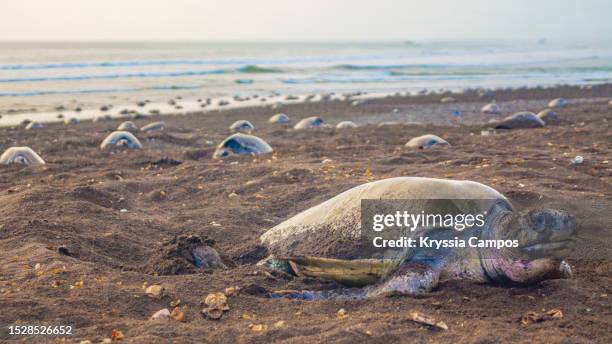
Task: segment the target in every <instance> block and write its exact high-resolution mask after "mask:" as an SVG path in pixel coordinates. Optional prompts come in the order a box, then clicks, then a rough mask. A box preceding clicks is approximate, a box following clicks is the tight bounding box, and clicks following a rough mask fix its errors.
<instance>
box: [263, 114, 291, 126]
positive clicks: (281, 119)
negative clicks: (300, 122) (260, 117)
mask: <svg viewBox="0 0 612 344" xmlns="http://www.w3.org/2000/svg"><path fill="white" fill-rule="evenodd" d="M289 122H290V120H289V116H287V115H285V114H284V113H277V114H276V115H274V116H272V117H270V119H268V123H278V124H287V123H289Z"/></svg>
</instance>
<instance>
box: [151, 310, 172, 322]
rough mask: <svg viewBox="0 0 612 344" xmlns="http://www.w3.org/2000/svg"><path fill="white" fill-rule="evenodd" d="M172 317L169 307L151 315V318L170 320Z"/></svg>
mask: <svg viewBox="0 0 612 344" xmlns="http://www.w3.org/2000/svg"><path fill="white" fill-rule="evenodd" d="M169 318H170V311H169V310H168V308H164V309H160V310H159V311H157V312H155V314H153V315H151V317H150V318H149V320H168V319H169Z"/></svg>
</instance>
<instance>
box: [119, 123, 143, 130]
mask: <svg viewBox="0 0 612 344" xmlns="http://www.w3.org/2000/svg"><path fill="white" fill-rule="evenodd" d="M117 130H122V131H130V130H138V127H137V126H136V124H134V122H132V121H126V122H123V123H121V124H119V126H118V127H117Z"/></svg>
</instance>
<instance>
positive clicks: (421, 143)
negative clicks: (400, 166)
mask: <svg viewBox="0 0 612 344" xmlns="http://www.w3.org/2000/svg"><path fill="white" fill-rule="evenodd" d="M440 145H446V146H450V144H449V143H448V142H447V141H446V140H444V139H443V138H441V137H439V136H436V135H431V134H428V135H423V136H419V137H415V138H412V139H410V141H408V142H406V147H410V148H419V149H423V148H432V147H435V146H440Z"/></svg>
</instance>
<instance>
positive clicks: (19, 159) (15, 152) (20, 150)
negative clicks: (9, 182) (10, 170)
mask: <svg viewBox="0 0 612 344" xmlns="http://www.w3.org/2000/svg"><path fill="white" fill-rule="evenodd" d="M44 163H45V161H44V160H43V159H42V158H41V157H40V156H39V155H38V154H36V152H35V151H33V150H32V148H30V147H11V148H9V149H7V150H6V151H4V153H2V156H0V164H2V165H11V164H22V165H42V164H44Z"/></svg>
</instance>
